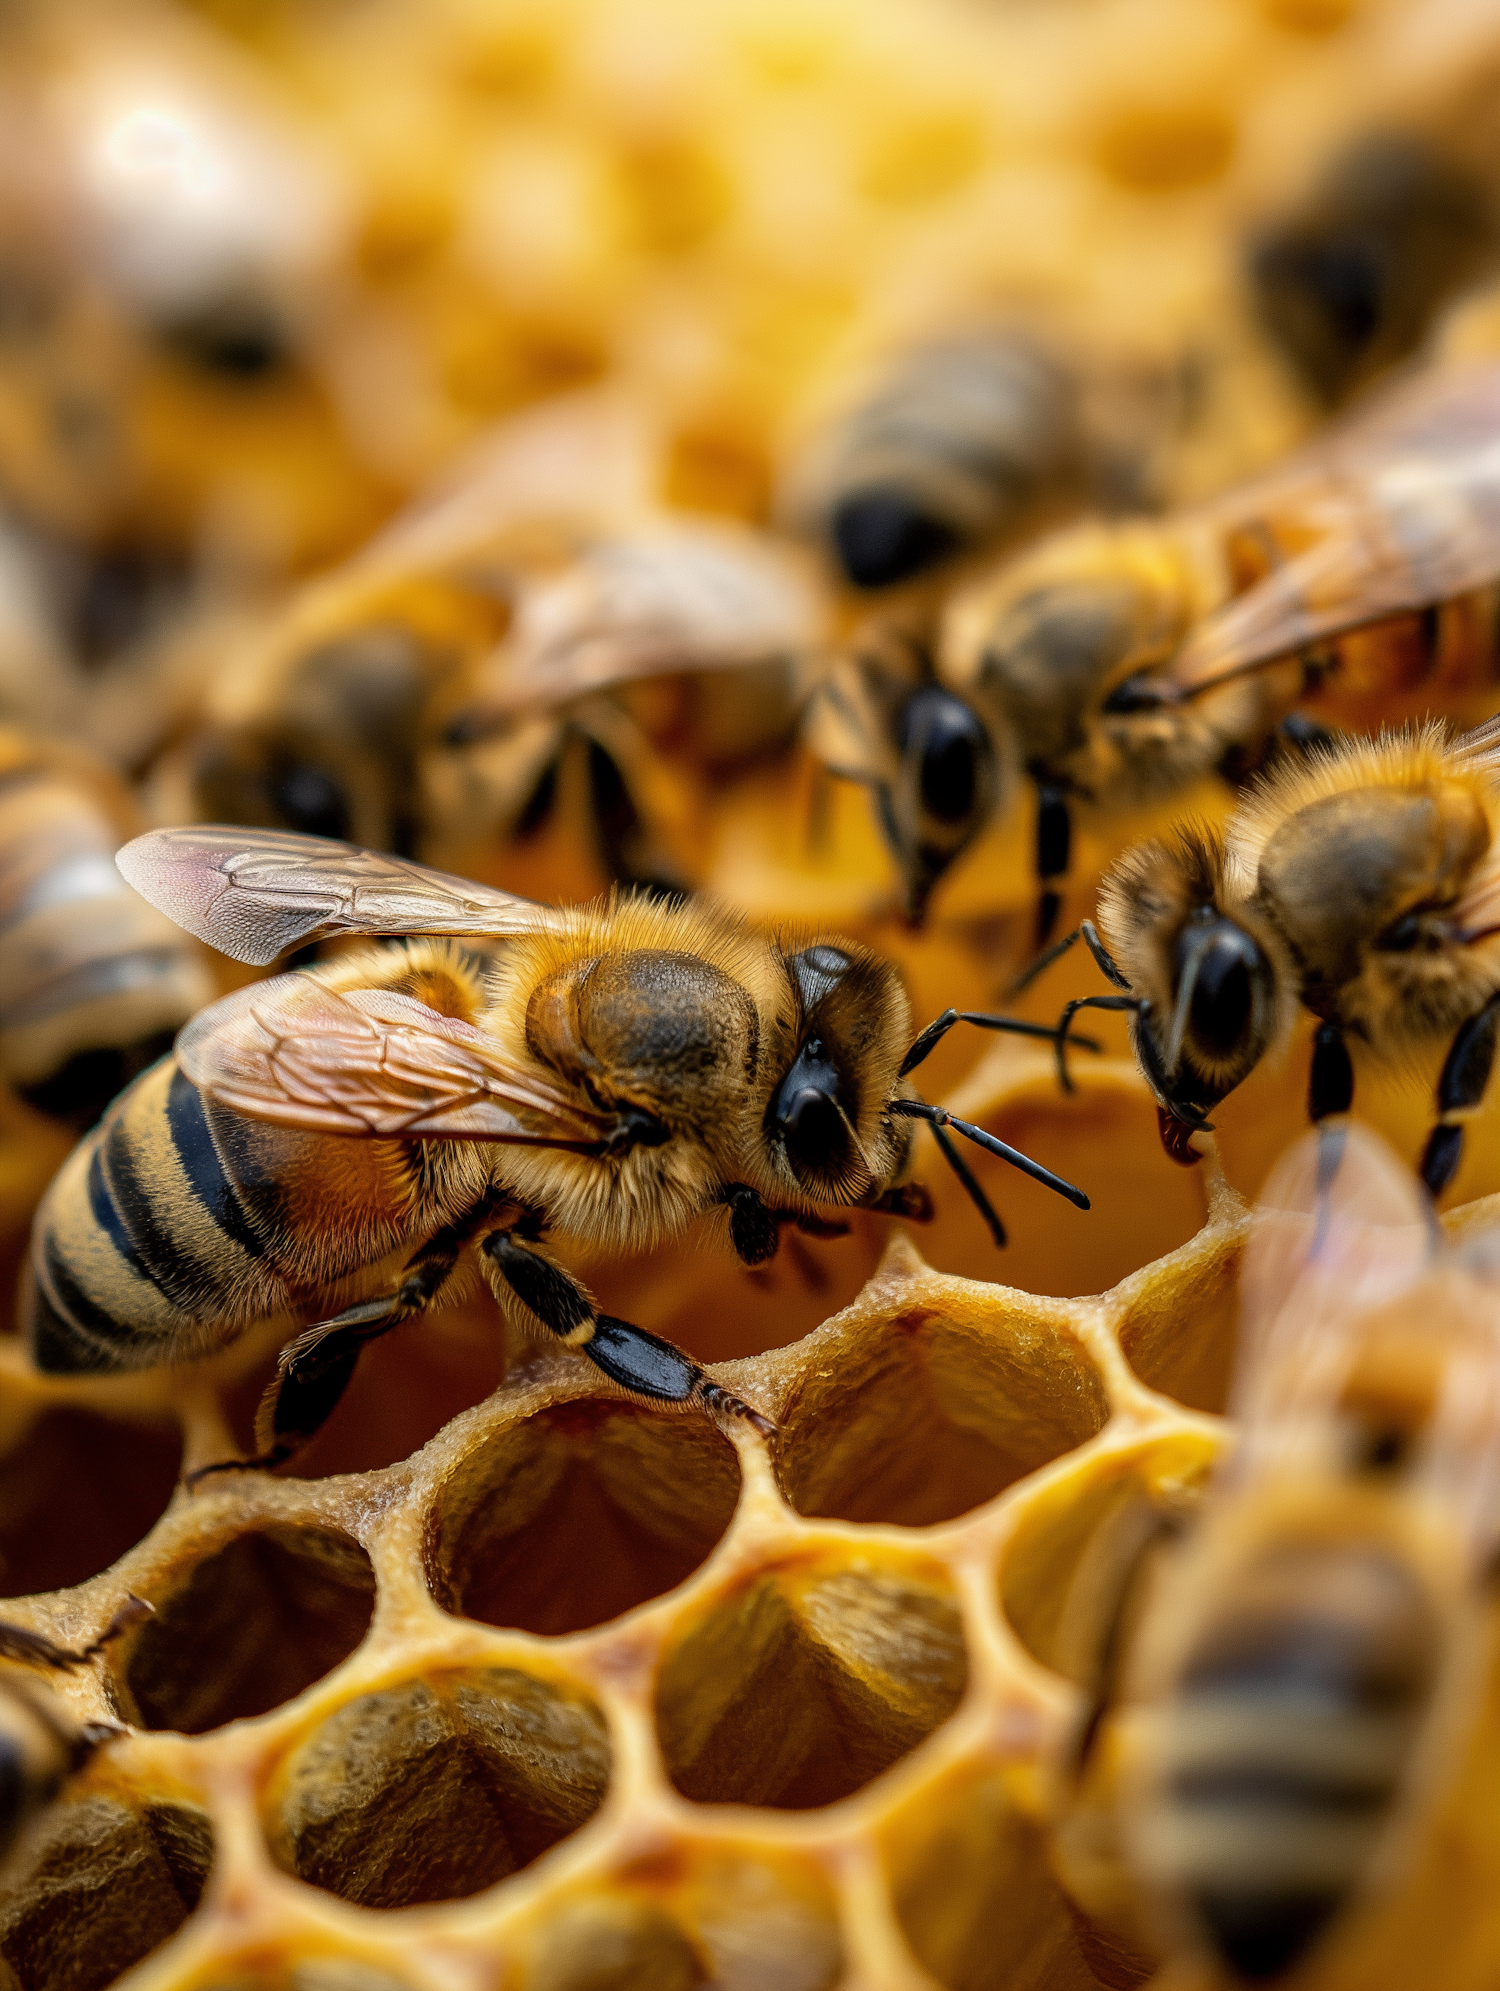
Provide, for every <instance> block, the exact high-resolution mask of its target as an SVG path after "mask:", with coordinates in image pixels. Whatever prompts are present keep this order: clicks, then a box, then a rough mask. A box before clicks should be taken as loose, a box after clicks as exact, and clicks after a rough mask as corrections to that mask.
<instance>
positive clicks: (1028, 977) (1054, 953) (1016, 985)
mask: <svg viewBox="0 0 1500 1991" xmlns="http://www.w3.org/2000/svg"><path fill="white" fill-rule="evenodd" d="M1082 935H1083V928H1082V927H1081V926H1075V927H1074V929H1073V931H1072V932H1071V933H1065V934H1064V935H1063V937H1062V939H1061V940H1054V941H1053V943H1052V945H1051V946H1050V947H1049V948H1047V949H1046V951H1045V952H1044V953H1041V954H1038V955H1037V957H1036V959H1035V960H1034V961H1033V962H1031V963H1030V965H1029V966H1028V967H1026V968H1023V969H1022V971H1021V973H1020V974H1019V975H1018V976H1017V978H1016V979H1015V981H1013V982H1012V983H1011V985H1010V987H1009V988H1008V989H1007V990H1006V1000H1007V1001H1012V1000H1014V998H1015V997H1016V996H1018V995H1020V993H1021V991H1022V990H1023V989H1029V988H1030V987H1031V985H1032V983H1033V982H1034V981H1035V980H1036V979H1037V977H1038V976H1039V975H1045V974H1046V972H1047V970H1048V969H1049V968H1050V967H1051V966H1052V963H1053V962H1054V961H1060V960H1061V959H1062V957H1063V956H1064V954H1066V953H1067V951H1068V949H1069V948H1070V947H1073V946H1075V945H1076V944H1077V942H1078V941H1079V940H1080V939H1081V938H1082Z"/></svg>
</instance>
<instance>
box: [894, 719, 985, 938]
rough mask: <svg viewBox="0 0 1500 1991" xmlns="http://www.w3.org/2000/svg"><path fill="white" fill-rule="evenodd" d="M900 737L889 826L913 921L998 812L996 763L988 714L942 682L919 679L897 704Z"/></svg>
mask: <svg viewBox="0 0 1500 1991" xmlns="http://www.w3.org/2000/svg"><path fill="white" fill-rule="evenodd" d="M895 744H896V749H897V753H898V755H899V767H900V772H899V776H898V779H897V782H896V786H895V791H894V793H893V794H892V796H891V801H890V811H889V814H890V823H889V825H888V828H889V832H890V837H891V841H892V843H893V845H894V846H895V849H896V854H897V857H898V859H899V861H900V863H901V865H902V869H903V871H904V872H905V881H906V895H907V914H908V917H909V918H910V919H911V920H912V921H913V923H916V922H918V921H920V919H921V918H922V915H923V913H924V911H925V909H926V905H927V900H928V897H929V895H930V893H931V891H932V888H933V886H934V885H935V884H936V883H937V881H938V879H939V878H941V877H942V875H943V873H944V872H945V871H946V870H947V869H948V867H949V865H951V864H952V863H953V861H954V859H955V858H956V857H958V856H959V855H960V853H961V852H962V851H964V850H965V849H966V848H967V847H968V845H969V844H970V843H972V842H973V840H974V838H975V836H976V835H977V834H978V832H979V831H980V830H981V829H982V828H983V827H984V825H985V823H986V822H987V821H988V820H989V818H990V816H991V814H992V813H993V811H994V809H995V806H996V801H997V798H998V794H999V787H1000V782H999V768H998V763H997V760H996V756H995V749H994V745H993V743H992V741H991V739H990V735H989V732H988V730H987V729H986V727H985V724H984V722H983V720H982V719H981V718H980V717H979V715H978V713H977V712H975V710H974V708H973V706H971V705H970V704H968V703H967V701H966V700H964V699H962V698H960V697H959V696H958V694H957V692H953V691H949V690H948V689H947V688H946V687H945V686H943V685H940V684H924V685H922V686H920V687H919V688H918V689H917V690H916V691H914V692H913V693H912V694H911V696H910V697H909V698H908V699H907V700H906V702H905V703H904V704H903V705H902V706H901V707H900V709H899V711H898V712H897V714H896V718H895Z"/></svg>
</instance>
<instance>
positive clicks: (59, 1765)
mask: <svg viewBox="0 0 1500 1991" xmlns="http://www.w3.org/2000/svg"><path fill="white" fill-rule="evenodd" d="M150 1611H151V1606H150V1605H149V1604H147V1603H145V1602H143V1601H142V1599H141V1598H139V1597H129V1598H127V1599H126V1601H125V1603H124V1604H123V1605H122V1606H121V1607H120V1609H119V1610H118V1611H117V1612H116V1613H115V1615H114V1617H113V1618H112V1619H111V1620H110V1622H109V1624H107V1625H106V1626H105V1628H104V1630H103V1631H102V1632H101V1633H100V1634H99V1636H98V1637H97V1638H95V1639H92V1640H91V1641H90V1642H89V1643H88V1644H87V1645H86V1646H84V1647H82V1648H81V1649H80V1650H78V1651H73V1650H71V1649H70V1648H68V1647H66V1646H60V1645H56V1644H54V1643H53V1641H52V1640H51V1639H48V1638H44V1637H43V1636H42V1634H41V1633H40V1632H34V1631H28V1630H27V1629H26V1628H25V1627H24V1626H22V1625H10V1624H4V1623H0V1659H9V1660H14V1661H16V1662H18V1663H19V1664H21V1665H24V1666H40V1667H47V1668H50V1669H51V1670H52V1671H53V1672H57V1673H69V1672H72V1671H73V1669H74V1668H75V1667H79V1666H87V1665H88V1664H89V1662H90V1661H91V1660H93V1659H95V1658H97V1657H98V1655H99V1654H100V1653H101V1652H102V1651H103V1650H104V1648H105V1646H107V1645H108V1644H110V1642H111V1641H112V1640H114V1639H116V1638H118V1637H119V1636H120V1635H121V1633H122V1632H125V1631H127V1630H128V1629H129V1628H130V1627H131V1626H132V1625H134V1624H138V1623H139V1622H140V1620H141V1619H142V1618H143V1617H147V1616H149V1615H150ZM122 1733H123V1731H122V1730H121V1729H119V1728H117V1727H116V1726H115V1725H114V1724H113V1723H111V1722H82V1723H80V1722H78V1721H76V1720H75V1719H74V1717H73V1715H72V1714H71V1712H70V1711H69V1710H68V1708H67V1707H66V1706H65V1705H64V1704H63V1702H62V1701H61V1700H60V1699H59V1698H58V1696H57V1695H56V1694H54V1693H52V1692H51V1691H50V1690H49V1689H48V1688H46V1687H43V1686H41V1685H40V1684H39V1683H37V1682H34V1681H31V1680H23V1679H20V1678H18V1677H16V1676H15V1675H13V1674H6V1675H5V1676H4V1677H3V1678H0V1792H3V1796H0V1863H3V1862H4V1861H6V1860H8V1859H9V1857H10V1855H11V1854H12V1853H14V1851H15V1850H16V1848H17V1846H18V1845H19V1844H20V1842H21V1841H22V1839H23V1838H24V1837H25V1833H26V1828H27V1827H28V1826H29V1825H30V1824H31V1822H32V1820H33V1819H35V1818H36V1817H37V1816H39V1814H40V1813H41V1812H43V1811H45V1810H46V1808H47V1806H48V1805H49V1804H51V1802H52V1800H53V1799H54V1798H55V1797H56V1796H57V1794H58V1792H59V1791H60V1790H61V1789H62V1787H63V1785H64V1784H65V1783H66V1782H67V1780H68V1778H69V1777H71V1776H72V1775H73V1773H74V1772H75V1771H76V1770H81V1769H82V1768H83V1766H84V1764H85V1763H86V1762H87V1761H88V1759H89V1758H90V1756H92V1755H93V1753H94V1751H95V1750H96V1749H98V1748H99V1747H100V1745H101V1744H102V1743H105V1742H108V1741H111V1740H112V1739H113V1738H114V1737H115V1736H117V1735H119V1734H122Z"/></svg>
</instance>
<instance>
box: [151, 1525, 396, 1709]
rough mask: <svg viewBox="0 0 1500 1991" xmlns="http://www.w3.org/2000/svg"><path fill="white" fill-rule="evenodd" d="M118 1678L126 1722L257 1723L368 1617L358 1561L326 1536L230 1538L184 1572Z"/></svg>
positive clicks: (322, 1667)
mask: <svg viewBox="0 0 1500 1991" xmlns="http://www.w3.org/2000/svg"><path fill="white" fill-rule="evenodd" d="M150 1601H151V1602H152V1603H153V1604H154V1605H155V1606H156V1615H155V1616H154V1617H152V1618H149V1619H148V1620H147V1621H146V1623H145V1624H144V1625H143V1626H142V1627H141V1629H140V1631H139V1632H138V1633H137V1634H136V1635H135V1636H134V1638H133V1639H131V1640H130V1642H129V1644H128V1646H127V1647H126V1648H125V1650H124V1651H123V1653H122V1655H121V1657H120V1658H119V1660H118V1661H117V1662H116V1664H117V1667H118V1691H119V1695H120V1699H121V1702H122V1704H123V1706H124V1709H125V1712H126V1714H127V1716H128V1717H129V1718H131V1719H133V1720H138V1721H139V1722H141V1723H142V1725H143V1726H145V1727H147V1728H174V1729H179V1730H181V1731H182V1732H183V1733H185V1734H188V1735H201V1734H202V1733H203V1732H204V1731H205V1730H206V1729H210V1728H219V1727H221V1726H222V1725H223V1724H224V1723H225V1722H227V1721H237V1720H240V1719H242V1718H244V1717H246V1716H250V1715H258V1714H265V1713H266V1712H267V1711H268V1710H269V1709H271V1708H274V1707H280V1705H281V1704H282V1702H283V1701H289V1700H291V1699H292V1698H293V1697H294V1696H295V1695H297V1694H300V1693H301V1692H302V1690H303V1688H304V1687H310V1686H311V1685H312V1683H313V1681H314V1680H321V1679H322V1678H323V1676H324V1674H325V1673H330V1672H332V1670H333V1668H334V1667H335V1666H337V1665H338V1664H339V1662H340V1661H341V1660H343V1659H347V1658H348V1656H349V1654H350V1653H351V1652H352V1651H353V1650H354V1648H355V1646H357V1645H358V1644H359V1642H360V1640H361V1639H362V1638H363V1637H364V1635H365V1632H366V1630H367V1628H368V1626H369V1623H370V1619H371V1616H372V1615H373V1613H374V1608H375V1575H374V1571H373V1570H372V1569H371V1567H370V1563H369V1558H368V1557H367V1556H366V1555H365V1553H364V1551H363V1549H361V1548H360V1547H359V1546H358V1545H357V1544H356V1543H355V1542H353V1541H351V1540H350V1539H349V1537H348V1536H347V1535H343V1534H339V1533H336V1532H335V1531H334V1530H332V1529H328V1528H311V1527H290V1526H288V1527H272V1528H264V1529H259V1530H254V1531H251V1532H249V1533H246V1534H242V1535H236V1536H235V1537H234V1539H233V1540H232V1541H229V1542H226V1543H225V1545H224V1546H223V1547H222V1548H220V1549H216V1550H215V1551H214V1552H213V1553H212V1554H211V1555H208V1556H205V1557H204V1559H203V1560H202V1561H201V1562H199V1563H197V1564H196V1565H195V1566H194V1567H193V1568H192V1569H191V1570H190V1571H188V1572H186V1573H185V1574H184V1575H183V1576H181V1577H180V1578H179V1580H178V1581H177V1582H176V1583H175V1585H174V1586H173V1587H171V1588H170V1589H168V1590H167V1592H166V1594H165V1595H158V1596H153V1597H152V1598H151V1599H150Z"/></svg>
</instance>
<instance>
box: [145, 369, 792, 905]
mask: <svg viewBox="0 0 1500 1991" xmlns="http://www.w3.org/2000/svg"><path fill="white" fill-rule="evenodd" d="M649 451H650V438H649V436H647V435H646V434H645V433H644V428H643V424H642V422H641V421H640V419H639V417H638V415H637V414H636V412H635V411H634V410H633V409H631V408H630V407H629V406H627V405H626V404H624V403H623V402H622V401H621V400H620V398H619V397H615V396H611V395H608V394H592V395H580V396H575V397H571V398H570V399H569V400H567V401H562V402H559V403H557V404H555V405H554V406H552V407H550V408H547V409H543V410H538V411H535V412H533V413H531V414H530V415H528V416H526V417H523V418H520V419H519V420H515V421H512V422H509V423H506V424H505V425H503V427H502V428H501V430H500V431H499V432H497V434H496V435H495V437H493V438H492V439H491V441H490V443H489V444H488V445H487V446H486V448H485V449H484V450H483V451H482V452H481V453H480V454H479V455H477V456H476V458H475V459H474V461H473V462H472V463H471V464H470V465H469V466H468V467H467V468H466V469H465V470H464V471H463V472H462V473H461V474H460V476H459V477H458V479H457V480H456V481H455V483H454V485H453V486H452V488H451V489H450V490H449V491H447V492H446V493H445V494H443V495H442V496H440V497H439V498H438V499H437V500H435V501H432V502H429V503H427V504H425V505H423V506H421V507H419V508H417V509H415V510H414V511H413V512H411V513H410V514H409V515H408V516H407V517H406V518H405V519H403V520H401V521H399V522H398V523H397V524H396V525H395V526H394V527H392V528H391V529H390V530H389V531H388V532H387V533H385V534H384V535H382V537H381V538H380V539H379V540H377V541H376V542H375V543H374V544H373V545H372V546H371V547H370V548H369V549H368V550H367V552H365V553H364V554H362V555H361V556H360V557H359V558H358V559H357V560H355V561H353V562H351V563H349V564H348V565H347V566H346V567H345V568H344V569H343V570H342V571H341V572H340V573H337V574H335V575H333V576H330V577H329V578H327V579H326V580H323V581H321V582H319V583H317V584H316V585H315V586H313V587H311V588H309V589H307V590H306V591H305V592H304V594H303V596H302V597H301V599H300V600H299V601H297V602H296V603H295V604H294V605H293V607H292V609H291V610H290V611H289V612H288V613H287V614H285V615H284V616H282V617H281V618H280V619H279V620H278V621H277V622H276V623H275V624H274V625H273V626H272V628H271V629H270V631H269V632H268V633H267V634H266V635H264V636H263V637H262V638H261V639H260V640H259V641H257V642H256V643H255V644H253V645H252V646H250V647H248V648H247V649H246V651H245V653H244V654H243V656H242V658H241V660H240V663H239V665H238V667H237V668H235V669H231V670H230V671H229V672H227V673H223V674H222V675H221V677H220V679H219V681H218V682H217V683H216V684H215V685H214V686H213V687H212V689H211V691H210V693H209V709H208V712H207V714H206V715H205V720H204V723H203V724H202V725H201V726H200V727H199V729H198V730H197V732H196V733H195V734H194V735H193V737H192V738H191V739H190V740H189V742H188V744H187V746H186V747H185V748H184V749H183V750H182V751H181V752H179V753H178V754H177V755H176V756H175V757H174V758H173V759H172V760H170V761H169V762H168V763H167V764H166V765H165V767H164V769H163V770H162V771H161V772H160V773H159V775H158V778H157V783H156V805H157V808H158V811H159V813H161V814H163V815H166V816H167V817H169V818H176V819H199V818H204V817H208V818H212V819H215V820H224V821H234V822H243V823H247V824H251V825H254V826H257V827H265V828H285V829H292V830H296V831H299V832H302V833H305V834H309V835H321V836H337V837H348V838H352V839H355V840H357V841H359V842H361V843H364V844H366V845H368V846H370V847H372V848H378V849H385V850H390V851H392V852H395V853H397V854H399V855H402V856H418V857H421V858H423V859H426V860H433V861H440V862H442V863H444V864H462V865H464V866H466V867H469V868H474V867H479V868H488V867H489V866H490V865H492V864H493V863H494V862H496V861H497V853H499V854H500V855H501V859H502V860H503V853H504V851H505V850H506V848H507V847H508V846H510V845H512V844H514V843H518V842H519V843H524V842H525V841H526V840H527V839H529V838H532V837H535V836H536V835H538V834H539V833H540V832H541V831H542V830H543V829H544V828H545V827H546V826H547V825H548V824H549V823H550V822H551V821H552V820H553V818H554V817H555V816H556V815H557V813H558V812H559V810H560V809H562V808H564V807H566V806H567V802H566V798H567V796H568V793H569V789H570V774H573V773H576V775H577V777H578V778H577V780H576V781H574V782H572V784H571V785H572V787H573V788H574V789H576V790H577V791H578V793H577V795H576V797H575V799H576V801H577V803H578V809H579V813H580V814H581V815H582V816H583V817H584V819H585V820H584V822H583V823H582V825H580V827H581V828H582V831H583V840H584V841H585V842H586V843H587V844H588V845H589V846H590V855H591V858H592V860H593V866H594V876H595V878H596V880H597V882H606V883H607V882H609V881H611V880H619V881H629V882H666V883H668V884H671V885H680V884H682V883H683V882H684V880H683V877H682V872H683V869H684V865H685V863H687V862H688V854H687V853H686V852H685V851H684V850H683V849H682V847H681V846H682V844H683V843H684V842H685V841H686V840H685V839H682V838H678V839H677V840H676V845H675V847H674V844H673V839H672V837H671V836H670V834H668V831H669V830H670V829H671V828H672V827H675V822H676V818H677V816H679V815H680V814H681V813H682V812H683V810H684V809H686V808H688V806H689V804H688V802H686V801H684V800H683V799H682V797H683V795H684V793H686V794H687V795H688V796H691V794H692V792H693V783H694V781H695V780H697V779H699V778H700V777H701V776H702V775H703V774H715V773H718V772H722V771H723V770H724V769H725V768H728V767H732V766H735V765H738V764H740V763H742V762H744V761H745V760H747V759H751V758H754V757H755V756H756V755H758V754H761V753H764V752H767V751H769V750H771V749H772V748H774V747H776V746H779V745H783V744H785V743H786V742H787V741H788V740H789V739H790V738H791V736H792V734H793V732H794V730H795V726H796V722H797V718H798V715H799V712H800V708H801V704H802V701H803V699H804V698H805V695H806V692H805V686H806V682H807V679H808V676H809V674H810V672H811V670H812V669H813V668H814V661H815V658H816V655H817V652H818V650H819V648H820V646H821V644H822V641H823V630H824V606H823V602H822V599H821V596H820V594H819V591H818V589H817V587H816V585H815V583H814V578H813V576H812V575H811V573H810V572H809V571H808V569H807V568H806V566H805V565H804V563H803V558H802V556H801V555H799V554H798V553H797V552H796V551H795V550H794V549H791V548H788V547H783V546H779V545H777V544H775V543H774V542H772V541H770V540H769V539H767V538H765V537H764V536H763V535H759V534H757V533H755V532H753V531H751V530H750V529H748V528H745V527H740V526H733V525H729V524H727V523H717V522H711V521H708V520H695V519H686V518H682V519H672V518H669V517H666V516H664V515H662V514H660V513H657V512H655V511H654V510H653V509H652V508H651V507H650V505H649V503H648V501H647V498H646V496H645V493H646V490H647V487H648V482H649V476H648V470H649V466H648V463H647V461H646V458H647V457H648V455H649ZM663 818H666V819H667V822H666V824H665V825H664V823H663V820H662V819H663Z"/></svg>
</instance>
